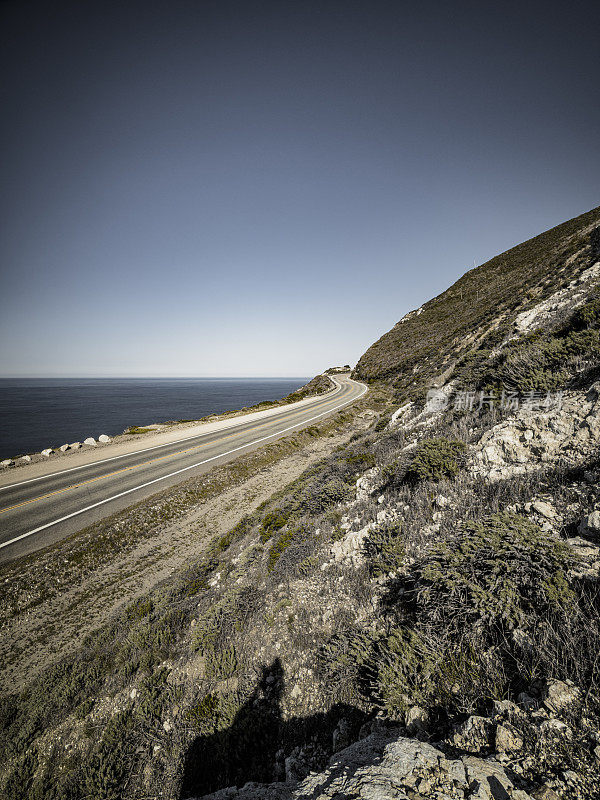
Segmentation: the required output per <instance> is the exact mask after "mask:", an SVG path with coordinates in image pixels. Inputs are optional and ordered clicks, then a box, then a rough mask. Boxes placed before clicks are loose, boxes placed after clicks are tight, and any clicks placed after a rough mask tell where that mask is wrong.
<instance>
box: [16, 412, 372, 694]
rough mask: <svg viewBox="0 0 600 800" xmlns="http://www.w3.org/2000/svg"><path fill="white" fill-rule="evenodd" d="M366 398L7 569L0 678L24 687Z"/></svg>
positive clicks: (192, 552) (264, 495) (309, 455)
mask: <svg viewBox="0 0 600 800" xmlns="http://www.w3.org/2000/svg"><path fill="white" fill-rule="evenodd" d="M370 413H371V412H369V411H366V412H365V411H364V410H361V408H360V406H359V407H356V408H354V409H353V410H352V411H342V412H338V413H337V414H336V415H334V416H333V417H331V418H328V419H327V420H324V421H323V422H322V423H321V424H320V425H318V426H313V427H312V428H310V429H308V430H305V431H300V432H298V433H296V434H294V435H293V436H290V437H286V438H284V439H281V440H279V441H278V442H276V443H274V444H272V445H269V446H267V447H264V448H261V449H260V450H258V451H255V452H253V453H250V454H248V455H246V456H242V457H240V458H239V459H236V460H235V461H234V462H231V463H230V464H227V465H224V466H222V467H217V468H215V469H214V470H211V472H210V473H207V474H206V475H203V476H200V477H198V478H195V479H192V480H190V481H187V482H185V483H184V484H181V485H179V486H177V487H174V488H173V489H171V490H166V491H164V492H162V493H160V494H157V495H155V496H154V497H152V498H151V499H150V500H148V501H145V502H143V503H139V504H138V505H137V506H134V507H132V508H130V509H127V510H126V511H124V512H122V513H120V514H117V515H114V516H113V517H111V518H108V519H106V520H103V521H102V522H100V523H97V524H96V525H93V526H90V528H87V529H85V530H84V531H81V532H80V533H79V534H76V535H75V536H72V537H70V538H68V539H65V540H63V541H62V542H60V543H59V544H57V545H54V546H52V547H50V548H47V549H46V550H42V551H39V552H38V553H34V554H32V555H31V556H27V557H25V558H23V559H20V560H17V561H15V562H12V563H10V564H8V565H6V566H5V567H2V568H1V569H0V613H1V614H2V619H3V622H2V628H1V632H0V663H1V664H2V668H1V671H0V685H1V686H2V687H3V688H5V689H8V690H14V689H16V688H19V687H21V686H23V685H24V684H25V683H27V682H28V681H29V680H30V679H31V678H32V677H34V676H35V675H36V674H37V673H38V672H39V671H40V670H41V669H43V668H45V667H46V666H47V665H48V664H49V663H51V662H53V661H54V660H55V659H57V658H59V657H60V656H62V655H64V654H65V653H67V652H69V651H71V650H73V649H75V648H76V647H78V646H79V645H80V644H81V642H82V640H83V638H84V637H85V635H86V634H88V633H89V632H90V631H92V630H94V629H95V628H97V627H98V626H100V625H101V624H102V623H103V622H105V621H106V620H107V619H108V618H109V617H110V616H111V615H112V614H113V613H114V612H115V611H116V610H117V609H118V608H119V607H120V606H122V605H123V604H124V603H130V602H131V601H132V600H133V599H134V598H136V597H137V596H139V595H141V594H143V593H144V592H146V591H147V590H148V589H150V588H151V587H152V586H155V585H156V584H158V583H159V582H160V581H162V580H163V579H165V578H167V577H168V576H169V575H171V574H172V573H173V572H174V571H177V570H178V569H180V568H181V567H183V566H185V564H186V563H187V562H189V561H190V560H191V559H197V558H198V556H199V555H200V554H201V553H202V550H203V548H204V546H205V544H206V542H207V541H208V540H209V539H211V538H213V537H214V536H216V535H218V534H224V533H226V532H227V531H228V530H230V529H231V528H232V527H233V526H234V525H235V524H236V523H237V522H238V521H239V520H240V519H241V517H243V516H244V515H245V514H247V513H250V512H252V511H253V510H254V509H256V508H257V507H258V506H259V505H260V504H261V503H262V502H264V501H265V500H267V499H268V498H269V497H270V496H271V495H272V494H273V493H274V492H275V491H277V490H279V489H281V488H282V487H284V486H285V485H286V484H287V483H289V482H290V481H292V480H294V479H295V478H297V477H298V476H299V475H300V474H301V473H302V472H303V471H304V470H305V469H306V468H307V467H309V466H311V465H312V464H313V463H315V462H316V461H317V460H318V459H320V458H321V457H323V456H324V455H325V454H327V453H328V452H331V450H332V449H333V448H335V447H337V446H339V445H340V444H343V443H344V442H346V441H347V440H348V439H349V438H350V437H351V436H352V434H353V433H355V432H356V431H357V430H361V429H363V428H364V427H366V426H367V425H368V424H369V422H370V421H371V417H370Z"/></svg>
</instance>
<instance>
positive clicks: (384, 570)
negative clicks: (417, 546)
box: [365, 523, 405, 577]
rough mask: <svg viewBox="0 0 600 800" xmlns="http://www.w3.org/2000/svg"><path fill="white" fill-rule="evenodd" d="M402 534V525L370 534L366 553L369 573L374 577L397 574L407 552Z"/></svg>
mask: <svg viewBox="0 0 600 800" xmlns="http://www.w3.org/2000/svg"><path fill="white" fill-rule="evenodd" d="M401 533H402V526H401V525H400V523H391V524H387V525H383V526H382V527H380V528H378V529H376V530H374V531H371V533H370V534H369V538H368V539H367V541H366V542H365V552H366V554H367V558H368V559H369V571H370V573H371V575H373V576H374V577H378V576H379V575H387V574H388V573H390V572H396V571H397V570H399V569H400V567H401V566H402V563H403V561H404V556H405V551H404V545H403V543H402V539H401Z"/></svg>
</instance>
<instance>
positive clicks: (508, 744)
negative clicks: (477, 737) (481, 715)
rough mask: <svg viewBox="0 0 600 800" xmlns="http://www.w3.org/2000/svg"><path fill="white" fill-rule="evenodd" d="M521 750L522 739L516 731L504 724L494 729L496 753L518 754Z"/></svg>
mask: <svg viewBox="0 0 600 800" xmlns="http://www.w3.org/2000/svg"><path fill="white" fill-rule="evenodd" d="M522 748H523V739H522V738H521V736H520V734H519V732H518V730H517V729H516V728H515V727H514V726H513V725H511V724H510V722H504V723H502V724H501V725H498V727H497V728H496V751H497V752H499V753H518V752H519V751H520V750H522Z"/></svg>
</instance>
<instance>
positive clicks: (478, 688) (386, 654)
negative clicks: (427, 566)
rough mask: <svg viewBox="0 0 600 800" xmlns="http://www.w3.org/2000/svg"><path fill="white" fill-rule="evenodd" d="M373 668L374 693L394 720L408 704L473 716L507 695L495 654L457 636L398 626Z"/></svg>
mask: <svg viewBox="0 0 600 800" xmlns="http://www.w3.org/2000/svg"><path fill="white" fill-rule="evenodd" d="M375 664H376V678H375V680H374V682H373V689H374V694H375V696H376V698H377V699H378V701H379V703H380V704H381V705H382V706H383V708H384V709H385V710H386V711H387V713H388V714H389V716H390V717H392V718H394V719H402V718H403V717H404V714H405V713H406V711H407V710H408V709H409V708H410V707H411V706H412V705H419V706H422V707H425V708H427V707H433V706H436V707H440V708H443V709H445V711H446V712H448V711H451V710H454V711H460V712H471V713H472V712H473V711H474V710H475V709H477V708H478V706H479V705H480V703H481V702H482V701H486V702H489V701H490V700H500V699H502V697H503V696H504V692H505V682H506V678H505V675H504V671H503V666H502V660H501V659H500V658H499V657H498V654H497V653H496V652H495V651H494V650H487V649H486V648H485V647H482V646H480V643H479V642H477V643H474V641H473V640H472V639H463V637H460V636H459V637H455V638H451V637H447V636H444V635H436V634H435V633H434V632H432V631H431V630H429V631H424V630H419V629H410V628H396V629H394V630H393V631H392V632H391V634H390V635H389V636H388V637H387V639H385V640H383V641H382V642H380V643H379V647H378V654H377V657H376V659H375Z"/></svg>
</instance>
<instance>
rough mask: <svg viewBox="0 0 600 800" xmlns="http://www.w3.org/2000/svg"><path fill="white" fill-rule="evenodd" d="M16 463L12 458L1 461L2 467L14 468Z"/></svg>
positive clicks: (0, 465)
mask: <svg viewBox="0 0 600 800" xmlns="http://www.w3.org/2000/svg"><path fill="white" fill-rule="evenodd" d="M14 463H15V462H14V461H13V460H12V458H5V459H4V461H0V467H12V466H14Z"/></svg>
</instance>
